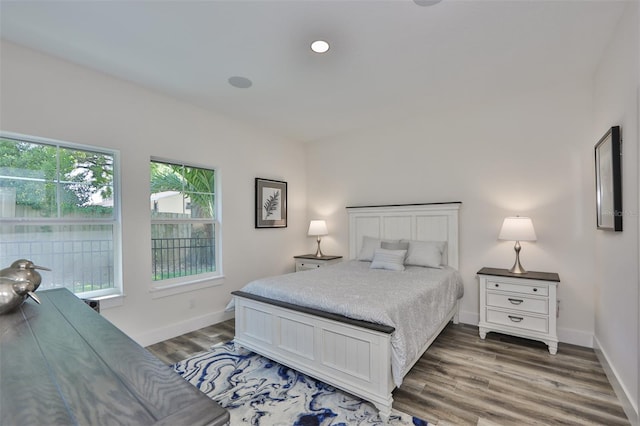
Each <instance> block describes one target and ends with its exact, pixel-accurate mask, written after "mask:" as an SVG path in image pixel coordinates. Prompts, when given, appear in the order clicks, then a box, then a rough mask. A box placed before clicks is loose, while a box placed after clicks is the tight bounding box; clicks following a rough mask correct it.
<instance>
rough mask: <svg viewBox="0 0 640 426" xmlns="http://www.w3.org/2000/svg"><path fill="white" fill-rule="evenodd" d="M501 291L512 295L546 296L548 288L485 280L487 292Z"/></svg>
mask: <svg viewBox="0 0 640 426" xmlns="http://www.w3.org/2000/svg"><path fill="white" fill-rule="evenodd" d="M489 289H491V290H501V291H509V292H512V293H522V294H533V295H537V296H548V295H549V288H548V287H547V286H544V285H542V286H536V285H528V284H522V283H518V284H512V283H510V282H506V281H498V280H487V290H489Z"/></svg>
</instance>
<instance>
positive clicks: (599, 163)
mask: <svg viewBox="0 0 640 426" xmlns="http://www.w3.org/2000/svg"><path fill="white" fill-rule="evenodd" d="M594 151H595V152H594V153H595V160H596V162H595V165H596V224H597V229H602V230H605V231H615V232H620V231H622V158H621V156H622V139H621V137H620V126H613V127H611V128H610V129H609V130H608V131H607V133H605V134H604V136H603V137H602V138H601V139H600V140H599V141H598V143H597V144H596V146H595V148H594Z"/></svg>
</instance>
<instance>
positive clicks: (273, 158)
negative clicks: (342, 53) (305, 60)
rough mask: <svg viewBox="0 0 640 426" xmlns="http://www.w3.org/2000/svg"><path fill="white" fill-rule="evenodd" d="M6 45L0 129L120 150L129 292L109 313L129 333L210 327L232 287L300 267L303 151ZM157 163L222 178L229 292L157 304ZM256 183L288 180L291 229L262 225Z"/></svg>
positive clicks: (161, 335) (157, 334)
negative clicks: (152, 195) (153, 213)
mask: <svg viewBox="0 0 640 426" xmlns="http://www.w3.org/2000/svg"><path fill="white" fill-rule="evenodd" d="M0 48H1V50H0V54H1V57H0V59H1V60H0V62H1V69H0V71H1V76H0V78H1V80H0V88H1V89H2V96H1V98H0V99H1V100H0V102H1V103H0V129H2V130H4V131H9V132H16V133H22V134H27V135H33V136H41V137H47V138H53V139H58V140H62V141H68V142H74V143H82V144H87V145H95V146H100V147H106V148H114V149H118V150H120V153H121V159H122V223H123V257H124V264H123V269H124V288H125V293H126V297H125V298H124V305H123V306H120V307H115V308H111V309H108V310H105V311H103V313H104V315H105V316H106V317H107V318H108V319H110V320H111V321H112V322H114V323H115V324H116V325H117V326H118V327H120V328H121V329H122V330H123V331H125V332H126V333H128V334H129V335H130V336H132V337H133V338H134V339H136V340H138V341H139V342H140V343H142V344H145V345H146V344H150V343H154V342H156V341H159V340H162V339H166V338H169V337H173V336H175V335H178V334H181V333H184V332H186V331H190V330H193V329H196V328H199V327H202V326H205V325H208V324H211V323H214V322H216V321H219V320H221V319H222V318H224V317H225V316H224V314H223V310H224V308H225V306H226V304H227V302H228V301H229V300H230V295H229V292H230V291H232V290H235V289H238V288H240V287H241V286H242V285H244V284H246V283H247V282H248V281H250V280H252V279H254V278H257V277H260V276H265V275H274V274H279V273H283V272H292V271H293V269H294V262H293V258H292V257H293V256H294V255H296V254H300V253H301V252H304V251H305V250H306V245H305V243H306V242H307V241H306V240H305V239H304V238H303V237H301V236H304V235H306V226H307V220H306V180H305V179H306V172H305V157H304V149H303V147H301V146H300V144H298V143H293V142H289V141H286V140H282V139H281V138H278V137H275V136H270V135H268V134H265V132H264V131H262V130H257V129H251V128H249V127H247V126H245V125H242V124H239V123H236V122H232V121H229V120H226V119H224V118H222V117H220V116H216V115H214V114H212V113H210V112H207V111H204V110H201V109H198V108H195V107H193V106H190V105H187V104H184V103H180V102H178V101H175V100H173V99H171V98H168V97H164V96H162V95H159V94H157V93H153V92H151V91H148V90H145V89H143V88H141V87H139V86H135V85H132V84H129V83H127V82H124V81H121V80H117V79H114V78H111V77H108V76H106V75H104V74H100V73H98V72H93V71H90V70H88V69H86V68H82V67H78V66H75V65H73V64H70V63H68V62H64V61H60V60H57V59H54V58H52V57H49V56H45V55H42V54H40V53H37V52H34V51H32V50H28V49H25V48H22V47H19V46H17V45H15V44H11V43H8V42H2V45H1V46H0ZM151 156H155V157H160V158H164V159H175V160H177V161H184V162H188V163H193V164H196V165H203V166H210V167H215V168H216V170H217V171H218V178H219V179H220V180H221V186H222V188H221V200H222V206H223V207H222V221H223V225H222V233H223V234H222V250H223V254H222V255H223V272H224V275H225V278H224V280H222V281H221V283H222V285H221V286H218V287H214V288H208V289H203V290H197V291H194V292H190V293H186V294H181V295H177V296H171V297H165V298H160V299H153V298H152V297H151V295H150V293H149V287H150V285H151V282H150V280H151V278H150V276H151V272H150V271H151V247H150V235H151V231H150V214H149V159H150V157H151ZM255 177H264V178H270V179H277V180H284V181H287V182H288V184H289V186H288V208H289V210H288V213H289V222H288V225H289V226H288V228H286V229H258V230H256V229H254V213H253V209H254V178H255ZM192 305H194V306H193V307H191V306H192Z"/></svg>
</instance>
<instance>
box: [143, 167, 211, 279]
mask: <svg viewBox="0 0 640 426" xmlns="http://www.w3.org/2000/svg"><path fill="white" fill-rule="evenodd" d="M150 171H151V199H150V211H151V258H152V270H151V274H152V280H153V281H154V288H156V289H160V288H166V287H168V286H172V285H176V284H185V283H192V282H196V281H203V280H206V279H210V278H212V277H216V276H219V275H220V271H219V268H218V259H219V257H218V256H219V254H218V250H217V248H218V246H219V244H218V232H217V227H218V221H217V220H216V196H215V183H216V182H215V171H214V170H212V169H206V168H200V167H193V166H188V165H184V164H176V163H170V162H165V161H159V160H152V161H151V170H150Z"/></svg>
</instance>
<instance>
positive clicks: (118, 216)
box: [0, 130, 124, 308]
mask: <svg viewBox="0 0 640 426" xmlns="http://www.w3.org/2000/svg"><path fill="white" fill-rule="evenodd" d="M0 138H4V139H11V140H14V141H17V142H25V143H33V144H38V145H48V146H54V147H56V148H57V149H61V148H62V149H72V150H78V151H87V152H92V153H97V154H104V155H109V156H111V157H112V158H113V217H112V218H111V219H104V218H101V219H91V218H78V219H68V218H63V217H60V215H59V214H58V215H57V216H56V217H51V218H24V217H22V218H13V219H7V218H0V222H2V223H3V224H8V225H18V226H19V225H25V226H31V225H34V226H37V225H45V226H46V225H50V226H60V225H79V226H84V225H109V226H112V229H113V231H112V232H113V288H109V289H101V290H93V291H89V292H81V293H74V294H75V295H76V296H78V297H80V298H83V299H94V300H100V301H101V302H102V301H105V303H104V304H102V305H101V307H102V308H109V307H111V306H119V305H121V304H122V297H123V296H124V280H123V272H122V271H123V269H122V212H121V197H122V191H121V189H122V188H121V180H120V167H121V166H120V151H119V150H117V149H112V148H104V147H99V146H95V145H88V144H80V143H75V142H68V141H62V140H58V139H52V138H45V137H41V136H32V135H25V134H21V133H14V132H7V131H2V130H0ZM56 208H57V210H58V211H59V209H60V206H59V202H58V204H57V205H56ZM5 266H9V265H2V267H5ZM41 266H47V265H41ZM60 287H64V285H61V286H60ZM65 288H66V287H65Z"/></svg>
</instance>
